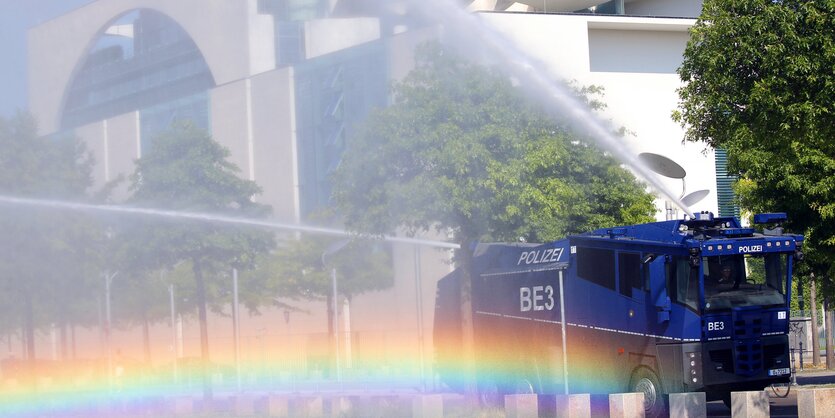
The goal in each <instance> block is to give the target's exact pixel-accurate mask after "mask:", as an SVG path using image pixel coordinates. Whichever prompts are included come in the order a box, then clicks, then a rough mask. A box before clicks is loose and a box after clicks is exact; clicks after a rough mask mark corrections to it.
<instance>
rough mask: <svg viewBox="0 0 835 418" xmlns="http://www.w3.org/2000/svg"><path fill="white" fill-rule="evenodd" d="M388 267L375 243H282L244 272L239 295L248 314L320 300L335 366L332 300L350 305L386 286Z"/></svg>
mask: <svg viewBox="0 0 835 418" xmlns="http://www.w3.org/2000/svg"><path fill="white" fill-rule="evenodd" d="M391 263H392V260H391V253H390V251H389V248H388V245H387V244H386V243H382V242H379V241H375V240H368V239H360V238H356V239H351V238H337V239H334V238H332V237H323V236H304V237H302V238H300V239H288V240H286V241H284V242H282V243H281V245H279V247H278V249H277V250H276V251H275V252H274V253H272V254H269V255H265V256H263V257H262V258H261V259H260V261H259V262H258V263H257V268H256V269H254V270H251V271H249V272H247V273H246V275H245V276H244V278H245V279H246V281H247V282H248V283H249V286H248V287H247V289H246V291H245V293H244V294H243V295H242V296H243V300H244V304H245V305H246V306H247V308H249V310H250V311H251V312H257V308H258V307H259V306H263V305H268V304H276V305H279V306H284V307H285V308H286V309H288V310H297V311H298V310H300V309H299V308H298V307H296V306H293V305H292V304H291V303H292V301H295V300H300V299H301V300H323V299H324V300H325V303H326V304H327V311H328V315H327V321H328V344H329V346H330V352H331V357H332V362H334V363H335V360H336V355H337V353H336V350H335V344H334V342H333V335H334V323H333V319H334V312H333V307H334V298H336V300H337V302H338V301H339V296H342V297H344V298H345V300H347V301H348V303H350V301H351V299H352V298H353V296H355V295H358V294H361V293H365V292H370V291H374V290H383V289H386V288H389V287H391V286H392V285H393V284H394V272H393V271H392V268H391V265H392V264H391ZM332 270H335V271H336V273H337V276H338V289H337V292H338V295H334V294H333V282H332V276H331V272H332ZM279 297H280V298H281V300H282V301H279V299H278V298H279ZM285 300H287V301H290V303H288V302H284V301H285Z"/></svg>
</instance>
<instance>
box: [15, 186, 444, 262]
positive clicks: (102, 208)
mask: <svg viewBox="0 0 835 418" xmlns="http://www.w3.org/2000/svg"><path fill="white" fill-rule="evenodd" d="M0 203H7V204H16V205H25V206H36V207H45V208H50V207H52V208H62V209H67V210H76V211H93V212H110V213H122V214H129V215H137V216H157V217H166V218H178V219H192V220H201V221H206V222H220V223H227V224H236V225H247V226H255V227H262V228H268V229H278V230H284V231H293V232H305V233H311V234H317V235H330V236H339V237H357V236H358V235H357V234H355V233H352V232H349V231H345V230H342V229H336V228H326V227H320V226H312V225H301V224H290V223H282V222H273V221H268V220H262V219H247V218H237V217H233V216H223V215H213V214H210V213H200V212H180V211H173V210H160V209H149V208H138V207H132V206H116V205H94V204H90V203H78V202H65V201H60V200H50V199H32V198H23V197H10V196H0ZM372 238H373V237H372ZM379 238H380V239H382V240H384V241H388V242H396V243H402V244H413V245H421V246H427V247H434V248H446V249H458V248H460V246H459V245H458V244H455V243H451V242H445V241H436V240H429V239H420V238H409V237H398V236H392V235H383V236H381V237H379Z"/></svg>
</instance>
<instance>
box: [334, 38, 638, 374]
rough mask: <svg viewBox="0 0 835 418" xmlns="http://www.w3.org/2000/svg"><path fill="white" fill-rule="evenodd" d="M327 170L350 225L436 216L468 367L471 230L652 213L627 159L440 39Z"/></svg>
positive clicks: (374, 227)
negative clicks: (447, 249)
mask: <svg viewBox="0 0 835 418" xmlns="http://www.w3.org/2000/svg"><path fill="white" fill-rule="evenodd" d="M586 100H588V99H587V98H586ZM333 179H334V182H335V186H334V193H335V201H336V203H337V206H338V207H339V209H340V210H341V212H342V213H343V214H344V217H345V223H346V225H347V226H348V227H349V228H350V229H353V230H356V231H361V232H365V233H373V234H383V233H392V232H394V231H396V230H397V229H398V228H401V227H405V228H406V229H407V230H408V231H409V232H411V233H415V232H418V231H423V230H428V229H431V228H436V229H438V230H441V231H444V232H446V231H449V232H451V233H452V239H453V241H455V242H457V243H458V244H460V246H461V250H459V251H457V252H456V255H455V258H456V263H457V264H458V266H459V267H460V268H461V271H462V272H463V274H462V280H461V286H462V289H461V309H462V329H463V330H464V339H463V341H464V347H463V352H464V355H465V358H464V361H465V363H466V370H468V371H469V373H471V371H472V370H473V363H472V362H473V360H474V359H473V354H472V353H473V347H472V344H473V339H472V312H471V307H470V306H471V305H470V301H469V295H470V291H469V289H470V277H469V272H470V267H471V265H472V254H471V253H470V252H469V245H470V243H471V242H473V241H475V240H512V241H516V240H518V239H520V238H522V239H524V240H551V239H555V238H557V237H562V236H564V235H565V234H568V233H573V232H580V231H585V230H589V229H592V228H594V227H597V226H601V225H613V224H623V223H633V222H638V221H649V220H651V219H652V216H651V215H652V214H653V213H654V210H655V209H654V206H653V204H652V197H651V196H650V195H649V194H647V193H646V192H645V190H644V186H643V185H641V184H640V183H638V182H637V181H636V180H635V178H634V177H633V176H632V175H631V174H630V173H629V172H628V171H626V170H625V169H623V168H622V167H620V165H619V164H618V163H616V162H615V161H614V160H613V159H612V158H611V157H609V156H607V155H605V154H604V153H602V152H600V151H598V150H597V149H595V148H594V147H592V146H590V145H588V144H587V143H586V142H584V141H583V138H581V137H577V136H575V135H572V134H571V133H570V132H569V131H568V130H567V128H566V127H565V126H564V125H563V124H561V123H560V122H559V121H555V120H553V119H552V118H549V117H548V116H547V114H546V113H545V112H544V111H543V109H541V108H539V107H537V106H536V105H534V104H532V103H531V102H530V101H528V100H526V99H525V97H523V95H522V93H521V92H520V91H519V89H517V88H515V87H514V86H513V83H512V81H511V80H510V79H509V78H508V77H506V76H503V75H502V74H501V73H500V72H499V71H498V70H494V69H491V68H485V67H482V66H479V65H477V64H473V63H469V62H466V61H464V60H462V59H460V58H458V57H455V56H453V55H452V54H450V53H449V52H448V51H444V50H443V49H441V48H440V47H438V46H437V45H429V46H425V47H423V48H421V49H420V50H419V51H418V53H417V57H416V67H415V69H414V70H413V71H412V72H411V73H410V74H409V75H408V76H407V77H406V78H405V79H404V81H403V82H402V83H399V84H397V85H396V86H395V88H394V104H393V105H392V106H390V107H388V108H386V109H381V110H379V111H377V112H375V113H373V114H372V115H371V116H370V117H369V119H368V121H367V122H366V123H365V125H364V126H363V127H362V128H361V129H360V131H359V133H358V135H357V136H355V137H353V138H350V142H349V145H348V148H347V150H346V152H345V155H344V156H343V159H342V161H341V164H340V166H339V168H338V169H337V171H336V173H335V175H334V176H333ZM469 380H470V389H471V390H472V389H473V387H472V384H473V379H472V378H471V377H470V378H469Z"/></svg>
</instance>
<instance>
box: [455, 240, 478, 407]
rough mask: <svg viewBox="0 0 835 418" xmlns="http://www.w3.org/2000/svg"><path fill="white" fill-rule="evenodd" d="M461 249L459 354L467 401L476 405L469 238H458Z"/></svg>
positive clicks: (459, 251)
mask: <svg viewBox="0 0 835 418" xmlns="http://www.w3.org/2000/svg"><path fill="white" fill-rule="evenodd" d="M459 244H460V245H461V249H460V250H458V253H457V257H456V258H457V259H458V261H459V266H458V268H460V269H461V283H460V286H461V293H460V298H461V354H462V359H461V360H462V365H463V366H464V369H463V370H462V371H463V374H464V376H462V377H463V379H464V387H465V391H466V394H467V400H468V403H469V404H470V405H471V406H476V404H477V403H478V387H477V382H476V369H475V364H476V362H475V334H474V329H473V301H472V274H473V254H472V253H471V252H470V250H469V244H470V240H469V239H461V240H459Z"/></svg>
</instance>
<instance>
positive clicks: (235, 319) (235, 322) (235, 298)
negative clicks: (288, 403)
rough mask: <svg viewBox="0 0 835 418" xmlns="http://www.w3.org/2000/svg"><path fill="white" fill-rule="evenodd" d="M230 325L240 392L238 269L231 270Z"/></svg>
mask: <svg viewBox="0 0 835 418" xmlns="http://www.w3.org/2000/svg"><path fill="white" fill-rule="evenodd" d="M232 324H233V326H234V327H235V335H234V338H235V375H236V378H237V385H238V392H240V391H241V319H240V311H239V310H238V269H236V268H233V269H232Z"/></svg>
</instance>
